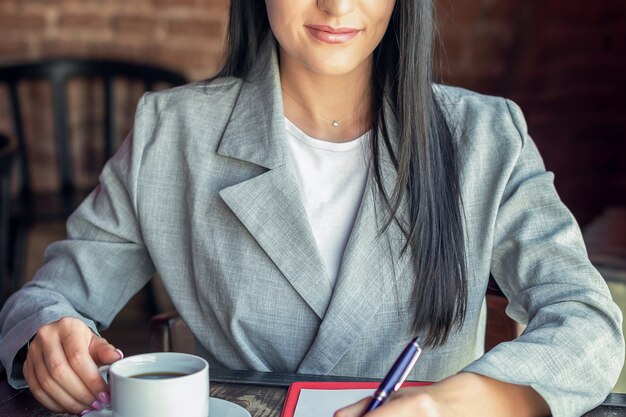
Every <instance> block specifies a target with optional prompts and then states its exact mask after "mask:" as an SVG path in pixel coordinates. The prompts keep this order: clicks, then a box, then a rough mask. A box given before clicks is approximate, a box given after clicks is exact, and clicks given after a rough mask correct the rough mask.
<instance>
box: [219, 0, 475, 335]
mask: <svg viewBox="0 0 626 417" xmlns="http://www.w3.org/2000/svg"><path fill="white" fill-rule="evenodd" d="M269 30H270V26H269V22H268V17H267V10H266V6H265V2H263V1H260V0H252V1H250V0H232V1H231V9H230V23H229V31H228V43H227V60H226V64H225V66H224V67H223V69H222V71H221V73H220V75H231V76H236V77H240V78H246V76H247V75H248V73H249V70H250V68H251V67H252V64H253V62H254V60H255V58H256V55H257V52H258V49H259V46H260V43H261V42H262V41H263V39H265V37H266V35H267V34H268V31H269ZM434 32H435V17H434V11H433V4H432V0H422V1H415V0H397V1H396V4H395V8H394V11H393V15H392V17H391V22H390V24H389V27H388V28H387V32H386V33H385V35H384V37H383V39H382V41H381V43H380V45H378V47H377V48H376V49H375V51H374V65H373V69H372V80H373V83H372V97H373V100H372V147H373V149H372V151H373V152H372V155H373V157H372V166H373V173H374V178H375V182H376V186H377V189H378V191H379V195H381V196H382V201H383V203H384V205H385V207H386V209H387V212H388V220H387V222H386V223H385V225H384V228H383V230H384V229H385V228H387V227H389V226H390V225H391V224H392V223H396V224H397V225H398V226H399V227H400V229H401V230H402V232H403V233H404V236H405V238H406V244H405V246H404V251H405V252H406V251H409V253H410V256H412V259H413V264H414V268H415V274H416V279H415V285H414V294H413V297H412V301H413V303H414V305H413V307H414V308H415V316H414V322H413V328H414V330H415V331H416V332H424V333H425V338H424V339H423V340H422V343H423V344H425V345H427V346H436V345H440V344H443V343H445V341H446V340H447V338H448V336H449V334H450V332H451V331H452V330H453V328H454V327H455V326H458V327H460V326H461V325H462V324H463V321H464V318H465V311H466V305H467V272H466V265H465V238H464V231H463V210H462V202H461V191H460V185H459V183H460V179H459V175H460V174H459V162H458V156H457V150H456V145H455V142H454V140H453V138H452V135H451V132H450V129H449V128H448V125H447V123H446V119H445V117H444V115H443V113H442V110H441V108H440V106H439V104H438V102H437V100H436V98H435V95H434V92H433V78H432V72H433V71H432V65H433V43H434V41H433V39H434ZM385 106H389V107H390V109H391V110H392V114H393V115H395V118H396V119H397V120H396V122H397V126H398V129H399V130H398V136H399V137H398V138H397V145H396V147H395V150H394V144H393V142H392V139H391V137H390V134H389V129H388V126H389V121H388V120H386V116H385V112H384V111H383V108H384V107H385ZM394 139H395V138H394ZM381 143H382V145H383V146H380V145H381ZM382 152H387V153H388V155H390V156H391V159H392V161H393V163H394V165H395V168H396V171H397V174H398V176H397V182H396V184H395V187H394V189H393V191H392V192H389V191H388V190H385V189H384V187H383V181H382V175H383V174H382V173H381V164H380V159H381V157H382ZM405 200H406V201H408V208H409V210H408V213H409V214H408V217H409V218H408V219H405V218H401V217H402V216H401V215H400V210H399V209H400V207H401V205H402V204H405V203H403V201H405Z"/></svg>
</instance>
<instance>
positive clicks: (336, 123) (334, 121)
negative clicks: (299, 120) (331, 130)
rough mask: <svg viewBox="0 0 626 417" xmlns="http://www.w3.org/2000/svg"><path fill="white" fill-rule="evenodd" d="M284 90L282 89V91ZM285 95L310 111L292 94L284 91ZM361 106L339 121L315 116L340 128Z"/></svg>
mask: <svg viewBox="0 0 626 417" xmlns="http://www.w3.org/2000/svg"><path fill="white" fill-rule="evenodd" d="M281 90H282V89H281ZM282 91H283V94H285V95H286V96H287V97H289V98H290V99H292V100H293V101H294V103H296V104H297V105H298V106H300V107H302V108H303V109H305V110H308V109H307V108H306V107H304V106H303V105H302V104H300V102H299V101H298V100H296V99H295V98H293V97H292V96H291V95H290V94H288V93H287V92H286V91H285V90H282ZM359 107H360V106H356V107H355V108H354V110H352V111H351V112H350V113H348V114H346V115H345V116H343V117H342V118H339V119H332V120H328V119H325V118H323V117H322V116H320V115H319V114H316V115H315V116H317V117H319V118H320V119H322V120H323V121H325V122H326V123H328V124H329V125H331V126H332V127H339V126H341V123H343V121H344V120H346V119H347V118H348V117H350V116H352V115H353V114H354V112H355V111H357V109H358V108H359Z"/></svg>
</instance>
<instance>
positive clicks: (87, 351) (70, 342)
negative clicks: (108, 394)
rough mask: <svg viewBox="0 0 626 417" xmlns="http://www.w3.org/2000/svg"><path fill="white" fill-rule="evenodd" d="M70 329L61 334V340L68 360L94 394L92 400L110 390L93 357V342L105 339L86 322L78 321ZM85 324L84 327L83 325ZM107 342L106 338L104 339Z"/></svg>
mask: <svg viewBox="0 0 626 417" xmlns="http://www.w3.org/2000/svg"><path fill="white" fill-rule="evenodd" d="M76 325H77V327H78V329H77V328H75V327H74V326H72V327H73V329H70V330H69V331H64V332H62V333H61V334H60V336H61V337H60V342H61V347H62V350H63V352H64V353H65V357H66V358H67V362H68V364H69V366H70V367H71V369H72V370H73V372H74V373H75V374H76V375H77V376H78V378H79V379H80V381H81V382H82V384H83V386H85V387H86V389H87V390H88V391H89V392H90V393H91V394H92V401H93V400H94V399H95V398H97V396H98V393H100V392H104V391H108V390H109V388H108V386H107V384H106V383H105V382H104V380H103V379H102V376H101V375H100V371H99V370H98V364H96V359H97V358H95V357H92V352H91V350H92V347H91V346H92V344H96V345H99V344H101V343H102V342H99V340H104V339H102V338H100V337H99V336H97V335H95V334H93V332H92V331H91V329H89V328H88V327H87V326H86V325H85V324H84V323H82V322H79V323H76ZM82 326H84V328H83V327H82ZM104 343H106V340H104Z"/></svg>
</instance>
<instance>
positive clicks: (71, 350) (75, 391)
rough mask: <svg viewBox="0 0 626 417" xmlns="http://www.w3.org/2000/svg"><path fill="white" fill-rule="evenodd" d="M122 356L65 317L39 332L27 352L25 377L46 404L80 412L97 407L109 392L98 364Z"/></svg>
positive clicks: (49, 406) (54, 407)
mask: <svg viewBox="0 0 626 417" xmlns="http://www.w3.org/2000/svg"><path fill="white" fill-rule="evenodd" d="M121 356H122V355H121V352H120V351H117V350H116V349H115V347H113V346H112V345H110V344H109V343H108V342H107V341H106V340H105V339H103V338H101V337H99V336H97V335H95V334H94V333H93V332H92V331H91V329H90V328H89V327H88V326H87V325H86V324H84V323H83V322H82V321H81V320H78V319H75V318H63V319H61V320H58V321H56V322H54V323H50V324H48V325H45V326H42V327H41V328H40V329H39V331H38V332H37V336H36V337H35V338H34V339H33V340H32V342H31V343H30V347H29V349H28V355H27V358H26V362H25V364H24V375H25V377H26V378H27V382H28V384H29V387H30V388H31V391H33V394H34V395H35V398H37V399H38V400H39V401H40V402H41V403H42V404H43V405H45V406H46V407H48V408H50V409H51V410H54V411H68V410H69V411H71V412H73V413H80V412H81V411H82V410H85V409H88V408H94V407H95V408H98V407H99V406H100V404H99V403H97V402H94V400H96V399H99V398H101V397H102V398H104V397H105V396H106V394H105V393H106V392H108V391H109V388H108V386H107V385H106V383H105V382H104V380H103V379H102V376H101V375H100V371H99V370H98V364H100V363H112V362H114V361H116V360H118V359H120V358H121ZM103 393H104V394H103ZM103 401H104V400H103Z"/></svg>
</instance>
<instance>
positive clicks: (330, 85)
mask: <svg viewBox="0 0 626 417" xmlns="http://www.w3.org/2000/svg"><path fill="white" fill-rule="evenodd" d="M280 81H281V87H282V90H283V102H284V110H285V116H286V117H287V118H288V119H289V120H290V121H291V122H293V123H294V124H295V125H297V126H298V127H299V128H300V129H301V130H302V131H304V132H305V133H306V134H308V135H309V136H312V137H314V138H317V139H322V140H327V141H330V142H347V141H349V140H353V139H356V138H358V137H359V136H361V135H363V133H365V132H366V131H368V130H369V129H370V125H371V118H370V113H371V91H370V90H371V88H370V85H371V63H370V62H366V63H364V64H363V65H361V66H359V67H358V68H357V69H355V70H354V71H353V72H351V73H349V74H341V75H332V76H330V75H320V74H315V73H313V72H311V71H307V70H306V69H305V68H303V67H302V66H300V65H299V64H298V63H295V62H292V61H289V60H283V59H281V61H280Z"/></svg>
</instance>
